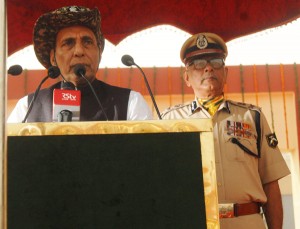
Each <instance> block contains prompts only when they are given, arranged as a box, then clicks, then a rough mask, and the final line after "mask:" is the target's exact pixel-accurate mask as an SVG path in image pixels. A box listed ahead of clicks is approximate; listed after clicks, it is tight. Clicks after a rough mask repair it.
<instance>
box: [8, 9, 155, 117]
mask: <svg viewBox="0 0 300 229" xmlns="http://www.w3.org/2000/svg"><path fill="white" fill-rule="evenodd" d="M33 43H34V50H35V54H36V56H37V58H38V60H39V61H40V63H41V64H42V65H43V66H44V67H45V68H46V69H48V68H49V67H51V66H57V67H58V68H59V69H60V72H61V77H62V79H63V81H64V82H68V83H72V84H73V85H74V86H75V88H76V89H77V90H80V92H81V109H80V121H97V120H144V119H151V118H152V112H151V110H150V109H149V107H148V105H147V103H146V101H145V100H144V98H143V97H142V96H141V94H140V93H138V92H135V91H132V90H130V89H127V88H120V87H115V86H111V85H108V84H106V83H104V82H102V81H100V80H97V79H96V73H97V70H98V66H99V63H100V61H101V56H102V52H103V49H104V37H103V34H102V31H101V17H100V13H99V11H98V9H88V8H85V7H81V6H68V7H62V8H60V9H57V10H54V11H53V12H50V13H46V14H44V15H42V16H41V17H40V18H39V19H38V20H37V22H36V24H35V27H34V35H33ZM78 66H83V68H84V71H85V77H81V76H80V75H79V76H78V73H77V74H76V71H75V70H74V69H76V67H78ZM88 82H89V83H90V85H91V86H92V89H91V87H89V84H88ZM57 88H61V83H56V84H54V85H53V86H51V87H49V88H47V89H43V90H41V91H40V93H39V94H38V97H37V98H36V101H35V102H34V105H33V107H32V110H31V112H30V113H29V116H28V118H27V122H52V121H53V117H52V112H53V108H52V106H53V105H52V104H53V90H54V89H57ZM93 89H94V92H95V94H96V95H95V94H94V93H93ZM32 98H33V94H30V95H29V96H25V97H24V98H22V99H21V100H19V102H18V103H17V105H16V107H15V109H14V110H13V111H12V113H11V115H10V117H9V118H8V122H21V121H22V120H23V119H24V117H25V116H26V113H27V110H28V104H30V102H31V101H32Z"/></svg>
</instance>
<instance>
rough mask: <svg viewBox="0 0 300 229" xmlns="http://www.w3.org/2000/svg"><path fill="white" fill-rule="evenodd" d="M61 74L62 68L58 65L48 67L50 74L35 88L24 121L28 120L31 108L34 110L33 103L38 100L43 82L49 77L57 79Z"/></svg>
mask: <svg viewBox="0 0 300 229" xmlns="http://www.w3.org/2000/svg"><path fill="white" fill-rule="evenodd" d="M59 75H60V70H59V68H58V67H56V66H51V67H49V68H48V74H47V76H45V78H44V79H43V80H42V81H41V82H40V84H39V85H38V87H37V89H36V90H35V92H34V94H33V97H32V100H31V101H30V104H29V106H28V110H27V113H26V115H25V117H24V119H23V121H22V123H24V122H26V120H27V118H28V115H29V114H30V112H31V110H32V107H33V104H34V101H35V100H36V98H37V96H38V94H39V91H40V89H41V86H42V84H43V83H44V82H45V81H46V80H47V79H48V78H51V79H55V78H57V77H58V76H59Z"/></svg>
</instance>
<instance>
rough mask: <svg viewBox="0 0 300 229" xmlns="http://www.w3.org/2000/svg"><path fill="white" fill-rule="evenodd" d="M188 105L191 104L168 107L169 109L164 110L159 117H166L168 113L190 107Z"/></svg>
mask: <svg viewBox="0 0 300 229" xmlns="http://www.w3.org/2000/svg"><path fill="white" fill-rule="evenodd" d="M190 105H191V102H188V103H184V104H177V105H174V106H172V107H169V108H167V109H166V110H164V111H163V112H162V113H161V116H164V115H166V114H167V113H169V112H171V111H174V110H177V109H180V108H182V107H186V106H190Z"/></svg>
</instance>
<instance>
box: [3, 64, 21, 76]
mask: <svg viewBox="0 0 300 229" xmlns="http://www.w3.org/2000/svg"><path fill="white" fill-rule="evenodd" d="M22 72H23V68H22V66H21V65H18V64H16V65H13V66H10V67H9V69H8V70H7V74H9V75H12V76H18V75H20V74H21V73H22Z"/></svg>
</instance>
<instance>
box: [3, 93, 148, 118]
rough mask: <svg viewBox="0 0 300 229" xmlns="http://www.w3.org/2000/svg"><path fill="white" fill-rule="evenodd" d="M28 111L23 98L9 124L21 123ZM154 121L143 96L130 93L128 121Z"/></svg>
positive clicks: (26, 100) (14, 110) (25, 100)
mask: <svg viewBox="0 0 300 229" xmlns="http://www.w3.org/2000/svg"><path fill="white" fill-rule="evenodd" d="M27 109H28V96H24V97H23V98H21V99H20V100H19V101H18V102H17V104H16V106H15V108H14V109H13V111H12V112H11V114H10V116H9V117H8V119H7V122H8V123H21V122H22V121H23V119H24V117H25V115H26V112H27ZM147 119H152V112H151V110H150V108H149V106H148V105H147V102H146V101H145V99H144V98H143V96H142V95H141V94H140V93H139V92H136V91H132V90H131V91H130V95H129V100H128V110H127V120H147Z"/></svg>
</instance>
